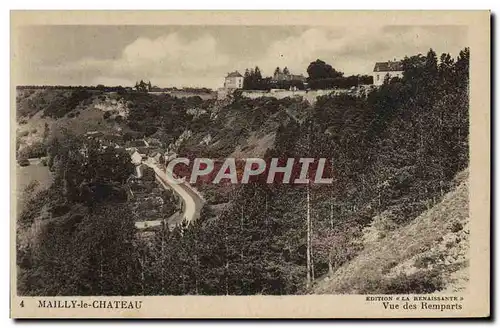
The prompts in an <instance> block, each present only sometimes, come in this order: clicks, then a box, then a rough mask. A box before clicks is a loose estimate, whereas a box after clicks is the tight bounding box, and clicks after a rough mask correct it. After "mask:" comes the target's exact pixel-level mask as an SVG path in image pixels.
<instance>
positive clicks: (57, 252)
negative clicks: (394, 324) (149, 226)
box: [17, 48, 469, 296]
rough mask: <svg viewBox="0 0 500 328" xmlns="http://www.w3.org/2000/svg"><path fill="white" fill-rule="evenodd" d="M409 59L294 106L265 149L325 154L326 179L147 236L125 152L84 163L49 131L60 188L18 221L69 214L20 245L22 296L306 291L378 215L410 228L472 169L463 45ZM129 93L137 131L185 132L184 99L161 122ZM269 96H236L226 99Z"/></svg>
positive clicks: (165, 102)
mask: <svg viewBox="0 0 500 328" xmlns="http://www.w3.org/2000/svg"><path fill="white" fill-rule="evenodd" d="M403 65H404V75H403V78H402V79H392V80H386V81H385V83H384V84H383V85H382V86H381V87H380V88H379V89H377V90H375V91H373V92H372V93H371V94H370V95H369V96H368V97H367V98H355V97H350V96H323V97H321V98H319V99H318V101H317V102H316V103H315V105H314V106H309V107H308V108H303V109H302V110H303V112H304V113H303V114H304V119H303V120H302V121H301V122H298V121H296V120H282V122H281V123H280V124H279V125H278V127H277V129H276V138H275V142H274V146H273V148H272V149H268V150H267V152H266V154H265V157H266V158H270V157H313V158H321V157H324V158H329V159H330V160H331V163H332V171H333V172H334V183H333V184H331V185H308V186H296V185H295V186H294V185H277V184H266V183H260V182H262V181H256V182H255V183H251V184H247V185H235V186H231V187H230V188H231V189H230V190H229V191H228V193H227V197H228V200H229V202H228V203H227V205H226V206H225V208H224V210H223V212H222V213H219V214H218V215H216V214H214V213H213V212H212V210H211V209H210V207H208V206H207V207H206V208H204V210H203V211H202V215H201V218H200V219H199V220H197V221H195V222H192V223H190V224H189V225H187V224H184V225H181V226H178V227H177V228H175V229H174V230H173V231H170V230H169V229H167V228H163V229H159V230H157V231H155V232H154V233H153V235H152V236H149V237H148V238H142V237H139V234H138V233H137V232H136V231H135V228H134V223H133V222H134V217H133V216H134V215H136V214H134V213H132V212H131V211H130V209H129V208H128V206H129V205H128V203H127V202H126V201H125V200H124V198H123V192H122V188H123V185H124V183H125V180H126V177H127V175H128V174H130V171H131V170H132V168H131V167H130V166H128V164H126V163H128V162H127V160H126V158H125V155H124V154H122V155H123V156H122V155H121V154H120V153H119V152H118V151H117V150H114V149H113V150H108V151H107V152H102V153H101V152H100V151H99V150H98V148H96V147H95V146H93V145H91V144H89V145H86V146H85V147H86V149H88V151H93V152H94V153H95V156H93V157H92V158H94V159H95V160H94V161H93V162H92V163H87V162H85V161H83V160H82V158H81V157H80V156H78V154H79V152H78V151H77V149H81V148H82V145H81V143H80V142H81V141H78V140H74V139H73V138H72V137H70V136H67V135H63V136H62V137H60V138H55V139H53V140H52V141H51V146H49V147H48V150H47V151H48V153H49V155H50V158H51V159H52V160H51V163H49V165H50V166H51V167H52V169H53V171H54V174H55V182H54V186H53V187H51V188H50V189H49V190H48V191H44V192H43V193H44V194H43V195H33V198H32V199H33V201H32V202H31V204H30V206H28V207H27V208H26V209H25V210H24V211H23V213H21V215H20V219H19V220H20V222H21V228H25V227H27V226H29V225H30V224H31V223H32V222H33V219H34V216H36V215H37V214H36V213H39V212H40V209H41V208H44V209H45V210H47V211H60V212H61V213H63V214H58V215H52V218H53V219H51V220H50V222H48V223H47V224H46V225H45V226H44V227H43V228H42V229H41V231H40V232H39V233H38V237H37V238H36V240H33V241H32V242H31V243H28V245H27V246H25V247H23V248H18V255H17V260H18V266H19V267H20V268H21V270H19V272H20V274H19V277H18V279H19V281H18V290H19V293H20V294H23V295H82V296H83V295H186V294H188V295H196V294H199V295H255V294H258V295H260V294H265V295H267V294H269V295H285V294H303V293H308V292H309V291H310V288H311V286H312V285H313V284H314V280H315V278H317V277H320V276H323V275H326V274H329V273H330V274H332V273H334V272H335V270H336V269H337V268H338V267H339V266H341V265H342V264H343V263H346V262H347V261H349V260H351V259H352V258H353V257H355V256H356V254H357V253H358V252H360V251H361V249H362V247H363V245H362V243H360V242H359V240H360V236H361V233H362V229H363V228H364V227H366V226H367V225H369V224H370V223H371V221H372V220H373V218H374V217H375V216H378V217H382V218H383V220H385V221H386V223H387V224H390V225H394V226H401V225H405V224H408V223H409V222H410V221H411V220H412V219H413V218H415V217H416V216H417V215H419V214H420V213H422V212H423V211H425V210H426V209H428V208H429V207H431V206H432V205H434V204H435V203H436V202H437V201H439V200H440V198H441V197H442V196H443V195H444V194H445V193H446V192H447V191H448V190H449V189H450V188H451V186H452V180H453V177H454V176H455V175H456V174H457V173H458V172H460V171H461V170H463V169H464V168H466V167H467V166H468V162H469V144H468V136H469V114H468V112H469V49H468V48H466V49H464V50H463V51H461V52H460V54H459V55H458V57H457V58H453V57H451V56H450V55H449V54H442V55H441V56H440V57H439V59H438V57H437V55H436V53H435V52H434V51H433V50H430V51H429V52H428V53H427V55H425V56H424V55H417V56H412V57H407V58H405V59H404V60H403ZM130 97H132V96H130ZM134 97H139V98H140V97H144V100H141V99H139V100H137V99H134V101H135V102H136V105H135V107H134V108H133V109H132V112H131V116H132V117H129V123H128V124H132V126H131V127H132V128H133V129H134V130H140V131H144V132H146V133H147V134H154V133H157V131H158V130H163V131H165V133H167V131H174V132H173V137H177V136H178V135H179V134H180V133H181V129H182V128H186V127H187V126H186V124H185V123H180V122H184V121H185V120H186V119H187V118H190V119H191V117H188V116H186V115H185V114H184V113H183V112H182V111H181V107H182V106H183V105H185V104H174V103H173V102H172V100H171V99H170V98H168V97H166V98H157V101H158V102H159V103H161V107H165V106H168V107H169V108H171V110H172V111H173V112H174V113H175V115H170V116H168V117H169V118H170V120H169V121H162V120H159V119H158V118H159V117H160V116H161V115H164V114H162V113H156V112H155V108H158V107H160V106H156V105H154V104H151V103H150V102H149V101H146V100H147V99H146V97H147V96H146V95H138V96H137V95H136V96H134ZM186 101H188V100H186ZM189 101H199V103H197V104H194V105H195V106H200V107H203V106H204V107H206V108H209V107H212V106H215V105H217V104H215V103H209V104H203V101H201V100H189ZM263 101H265V100H260V99H256V100H248V99H241V98H236V99H234V100H233V102H232V103H231V104H229V105H227V106H228V107H231V106H234V104H235V103H236V104H238V103H239V104H242V103H243V104H245V106H249V107H252V106H257V104H260V105H261V104H263ZM270 104H273V105H274V106H275V108H274V109H273V113H275V114H276V115H278V113H279V112H280V110H284V109H283V108H284V107H286V106H292V105H293V106H296V105H297V104H296V103H293V102H291V101H290V100H287V99H284V100H279V101H278V100H274V102H272V103H271V102H270ZM223 111H224V108H222V109H221V110H220V114H219V119H220V118H221V117H224V116H223ZM141 113H142V114H141ZM144 113H145V114H144ZM166 117H167V115H164V116H163V118H166ZM134 124H136V125H137V126H134ZM255 124H256V125H262V124H264V123H263V122H259V121H256V122H255ZM151 126H152V128H151ZM190 128H191V129H193V130H194V131H195V132H196V130H197V129H207V128H206V127H196V126H193V125H191V126H190ZM147 129H151V130H147ZM153 129H154V131H153ZM103 162H106V163H109V164H108V165H106V167H103V166H102V163H103ZM228 188H229V187H228ZM54 218H55V219H54ZM430 278H432V279H435V277H430ZM430 278H429V279H430ZM419 279H420V281H422V280H423V281H425V279H426V277H419ZM433 281H434V280H433ZM433 286H434V285H433ZM431 287H432V286H431ZM434 287H435V288H436V289H439V288H440V287H439V286H438V285H435V286H434ZM406 288H407V287H406ZM399 291H400V290H398V289H397V286H396V287H395V288H394V289H393V290H391V292H394V293H397V292H399ZM427 291H428V290H424V291H423V292H427ZM431 291H432V290H431ZM365 292H370V293H376V292H382V291H379V290H376V287H374V289H372V290H367V291H365ZM417 292H420V291H419V290H417Z"/></svg>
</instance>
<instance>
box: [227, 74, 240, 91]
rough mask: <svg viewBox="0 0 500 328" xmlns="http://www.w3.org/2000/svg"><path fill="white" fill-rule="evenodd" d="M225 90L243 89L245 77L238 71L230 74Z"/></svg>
mask: <svg viewBox="0 0 500 328" xmlns="http://www.w3.org/2000/svg"><path fill="white" fill-rule="evenodd" d="M224 88H225V89H241V88H243V75H241V74H240V73H239V72H238V71H234V72H231V73H228V74H227V76H226V78H225V79H224Z"/></svg>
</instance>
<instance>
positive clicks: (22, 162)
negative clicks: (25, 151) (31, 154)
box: [17, 158, 30, 166]
mask: <svg viewBox="0 0 500 328" xmlns="http://www.w3.org/2000/svg"><path fill="white" fill-rule="evenodd" d="M17 163H18V164H19V165H20V166H29V165H30V161H29V160H28V159H27V158H22V159H20V160H19V161H18V162H17Z"/></svg>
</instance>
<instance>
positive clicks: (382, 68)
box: [373, 61, 403, 72]
mask: <svg viewBox="0 0 500 328" xmlns="http://www.w3.org/2000/svg"><path fill="white" fill-rule="evenodd" d="M402 70H403V63H402V62H401V61H388V62H378V63H375V67H374V68H373V71H374V72H395V71H402Z"/></svg>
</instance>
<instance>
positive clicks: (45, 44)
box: [11, 12, 490, 317]
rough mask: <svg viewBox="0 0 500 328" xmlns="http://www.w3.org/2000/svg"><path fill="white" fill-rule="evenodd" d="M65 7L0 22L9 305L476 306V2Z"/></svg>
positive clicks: (135, 308) (480, 167) (400, 310)
mask: <svg viewBox="0 0 500 328" xmlns="http://www.w3.org/2000/svg"><path fill="white" fill-rule="evenodd" d="M25 14H26V15H27V16H26V19H24V20H23V19H21V18H23V17H25V16H23V15H25ZM72 14H73V15H74V16H75V22H76V23H74V22H73V23H71V22H70V21H68V20H67V19H64V18H60V19H59V17H61V16H64V15H66V14H63V13H52V15H50V13H49V14H45V15H46V19H45V20H42V19H41V20H40V22H37V19H36V18H37V17H41V18H43V17H45V16H44V14H42V13H40V12H31V13H21V12H18V13H15V12H13V13H12V14H11V15H12V18H13V26H12V40H11V42H12V63H11V65H12V86H11V88H12V97H13V98H12V100H11V101H12V111H11V116H12V127H11V139H12V140H11V143H12V154H11V167H12V170H11V172H12V176H11V181H12V184H11V190H12V195H13V196H12V197H13V199H12V200H11V203H12V207H13V212H12V214H11V215H12V218H11V227H12V232H11V233H12V237H11V239H12V243H11V245H12V252H11V254H12V257H13V258H12V261H11V279H12V289H11V293H12V294H13V297H14V299H13V301H12V307H13V308H14V307H15V308H16V310H15V311H16V312H15V313H17V316H19V317H23V316H24V315H23V313H26V316H28V317H37V316H41V317H58V316H63V317H64V316H70V317H71V316H75V317H81V316H86V315H89V316H98V317H99V316H102V317H106V316H115V317H123V316H124V317H149V316H150V315H148V306H147V304H148V303H158V302H159V300H160V299H159V298H149V297H152V296H155V297H170V298H165V299H166V300H169V302H168V304H169V305H168V306H169V307H171V306H174V304H173V303H176V302H177V300H185V299H186V298H187V300H186V301H179V302H181V303H178V306H181V305H180V304H187V303H189V302H190V301H189V300H190V299H193V300H199V299H200V298H195V297H196V296H211V297H213V299H215V300H221V302H229V300H231V299H233V298H231V297H232V296H240V297H239V298H238V299H239V300H241V302H247V300H249V301H248V302H253V301H252V300H256V302H259V301H258V300H259V299H265V300H266V302H269V303H265V304H269V305H270V304H273V306H275V307H280V306H281V305H280V304H283V313H287V314H285V315H287V316H289V317H294V313H293V311H288V312H286V308H287V306H288V305H289V304H291V303H285V301H283V302H284V303H280V299H283V300H284V299H285V298H286V297H287V296H294V297H292V299H293V302H297V303H298V305H294V306H302V307H304V306H306V307H307V306H312V305H305V304H309V302H311V303H310V304H313V303H312V302H313V301H314V302H321V301H320V300H321V299H322V298H321V297H334V298H332V300H335V301H332V303H331V305H330V306H326V305H323V306H322V307H321V309H322V312H321V314H317V315H318V316H321V317H328V316H330V317H343V314H342V309H341V308H339V307H341V304H342V302H343V301H342V299H343V298H345V299H346V300H348V302H347V301H346V303H345V304H348V303H349V304H352V305H349V306H350V307H352V308H351V309H350V310H349V311H348V312H349V313H351V314H350V315H349V316H351V317H353V316H354V317H365V316H372V317H391V316H392V313H394V315H395V316H398V317H401V316H403V317H404V316H410V317H411V316H421V317H427V316H432V317H436V316H437V317H439V316H448V317H449V316H478V315H485V316H487V315H488V314H489V310H488V309H489V301H488V290H487V289H485V288H488V287H487V286H486V287H477V288H475V287H474V286H475V284H476V283H478V284H481V283H486V284H488V282H489V275H488V272H489V255H488V254H489V241H488V238H489V213H488V209H489V198H488V197H489V134H488V133H489V115H490V114H489V113H490V108H489V102H488V101H489V82H488V81H489V76H488V75H483V76H480V74H489V66H488V65H489V19H490V18H489V12H476V13H470V15H469V16H468V15H467V14H466V13H465V14H463V15H464V18H463V19H460V18H459V17H460V14H459V13H452V14H450V15H448V16H445V15H443V20H442V23H441V22H440V21H439V20H434V19H432V17H433V16H432V14H431V13H429V20H432V24H430V23H429V20H426V19H425V17H426V13H425V12H418V13H416V12H415V13H412V14H410V13H408V12H406V14H408V15H413V16H411V17H414V19H413V20H412V19H405V17H407V16H405V13H398V12H392V13H390V14H389V13H387V12H386V13H385V14H386V15H387V16H384V15H383V14H384V13H383V12H380V13H379V14H378V15H377V14H375V13H373V16H370V15H371V13H368V12H365V13H364V15H366V17H372V18H371V19H372V20H369V21H367V23H366V24H360V23H359V22H357V23H356V24H349V17H350V16H349V14H347V13H336V15H337V16H335V17H341V18H342V17H344V16H345V18H344V19H343V20H338V21H337V22H336V24H331V23H328V22H329V20H328V19H327V17H329V16H328V12H324V13H323V14H324V16H320V17H324V18H323V19H324V22H325V23H324V24H321V22H322V21H317V20H315V19H314V15H313V14H311V15H308V14H307V13H303V14H302V15H299V14H298V13H296V15H297V16H298V18H300V20H299V21H297V23H295V24H294V20H293V17H294V16H293V14H290V15H288V16H287V14H286V13H283V12H267V15H266V14H264V13H262V14H261V15H262V16H259V14H255V13H254V14H253V15H250V14H249V13H243V12H239V15H241V16H242V17H243V18H248V20H247V21H245V20H238V19H236V17H235V14H234V13H233V14H232V15H233V16H231V14H229V13H224V12H219V13H218V15H220V16H225V17H227V18H228V19H226V20H217V19H216V16H217V15H216V16H215V17H211V16H209V15H207V14H205V16H203V14H201V13H200V14H199V15H198V16H196V15H194V14H193V15H192V16H189V15H188V14H185V15H183V13H182V12H177V13H176V15H175V14H173V13H170V16H169V17H172V20H170V21H169V22H164V23H163V24H161V23H155V22H156V21H159V19H158V18H160V17H162V16H161V15H162V13H161V12H160V13H158V14H157V15H156V16H155V15H153V14H151V15H150V16H148V13H142V15H143V16H142V18H143V20H142V23H141V24H139V21H137V20H134V19H132V20H129V21H127V17H129V16H127V15H125V14H123V15H121V16H120V15H119V14H118V13H116V12H115V16H112V17H116V18H117V19H116V20H111V21H112V22H111V23H109V24H106V23H105V22H104V21H103V20H102V19H99V17H101V18H102V17H104V16H99V15H98V14H97V13H96V14H95V17H96V21H95V22H92V21H90V22H88V21H86V22H83V21H81V22H80V23H78V22H79V20H82V19H83V18H82V17H84V16H82V15H77V14H76V13H75V12H73V13H72ZM163 14H165V15H167V14H168V13H163ZM273 14H274V15H276V16H278V17H279V16H282V17H283V20H282V21H280V23H279V24H276V22H274V23H272V20H273V18H272V17H273ZM434 14H436V13H434ZM330 15H332V13H330ZM391 15H392V16H394V17H396V18H397V17H400V18H401V19H399V20H397V19H386V20H384V19H377V18H384V17H392V16H391ZM454 15H456V17H457V19H456V21H454V20H453V17H455V16H454ZM70 16H71V15H70ZM183 16H185V17H186V19H188V21H189V19H195V20H196V22H197V23H196V24H194V23H193V24H190V23H189V22H188V23H182V18H183ZM16 17H17V18H18V19H17V20H15V18H16ZM120 17H122V18H123V20H120V19H118V18H120ZM130 17H132V16H130ZM134 17H135V16H134ZM148 17H151V20H150V21H149V23H148ZM203 17H207V20H203V19H202V18H203ZM259 17H261V18H262V21H258V20H257V19H258V18H259ZM351 17H352V16H351ZM408 17H410V16H408ZM438 17H440V16H438ZM30 18H33V23H31V22H30V20H29V19H30ZM208 18H211V20H208ZM250 18H251V19H253V20H254V21H252V20H251V19H250ZM287 18H289V19H287ZM308 18H310V19H308ZM419 18H422V20H419ZM477 18H479V19H480V20H481V21H482V23H481V24H482V25H481V24H479V25H480V26H481V27H482V29H481V31H482V33H483V34H484V35H481V37H480V38H475V37H474V36H475V35H477V34H474V33H478V32H477V31H478V29H477V26H476V29H475V30H474V29H473V27H472V23H473V22H474V20H475V19H476V20H477ZM50 19H54V23H51V24H49V23H43V22H45V21H50ZM87 19H88V18H87ZM315 21H316V22H315ZM395 21H396V23H394V22H395ZM245 22H247V23H245ZM405 22H406V23H405ZM164 24H168V25H164ZM479 25H478V26H479ZM478 40H483V41H482V42H486V43H483V44H480V46H477V48H474V47H475V45H477V44H478ZM484 40H486V41H484ZM474 41H475V42H474ZM474 56H476V57H474ZM474 58H475V60H477V61H476V63H477V62H479V63H480V64H482V65H486V69H484V68H483V69H482V70H481V68H479V66H474V64H473V63H472V62H473V60H474ZM476 67H478V69H477V72H478V73H477V75H475V77H476V79H477V78H478V77H479V79H480V80H483V81H485V80H487V81H485V83H486V84H484V85H482V86H481V85H474V83H475V82H474V81H473V80H472V76H473V75H474V74H475V73H474V72H475V71H474V70H473V69H475V68H476ZM485 72H486V73H485ZM476 81H477V80H476ZM478 89H481V90H479V91H478ZM473 92H482V95H485V94H486V95H487V98H484V97H483V101H486V103H484V102H483V105H481V106H476V107H474V108H473V106H472V105H471V104H472V98H473V96H472V95H473ZM476 99H477V98H476ZM484 104H486V107H485V106H484ZM473 110H476V111H477V112H476V114H479V115H483V116H482V121H478V120H476V121H474V118H473V113H472V111H473ZM484 120H486V121H484ZM474 123H476V124H477V125H475V126H476V127H477V129H476V130H475V129H473V126H472V125H473V124H474ZM475 131H476V132H475ZM485 132H486V134H487V135H485V134H484V133H485ZM476 133H477V137H476V136H475V135H476ZM473 135H474V136H473ZM485 136H486V137H487V138H486V139H485ZM473 138H476V139H475V140H476V144H473V142H472V141H471V140H473ZM477 141H479V144H478V143H477ZM476 158H477V162H475V163H476V164H477V166H474V165H476V164H474V161H475V159H476ZM485 159H486V160H485ZM481 183H484V185H482V186H481V185H480V184H481ZM472 188H475V189H472ZM478 188H479V191H478ZM471 190H474V195H475V196H476V197H478V198H480V199H479V200H477V201H476V203H477V202H479V203H477V204H479V205H480V206H478V207H481V208H482V212H478V211H476V210H473V207H474V205H473V202H474V200H473V199H472V198H471V197H472V192H471ZM485 197H486V203H484V201H485ZM481 204H482V205H481ZM476 208H477V207H476ZM480 210H481V209H480ZM471 218H473V220H471ZM472 222H474V224H475V225H474V226H473V223H472ZM481 231H482V232H481ZM481 234H482V235H481ZM474 239H482V241H479V243H480V244H476V245H477V246H476V247H472V245H473V244H472V242H473V240H474ZM485 243H486V244H485ZM471 249H476V250H478V251H480V252H482V253H483V255H482V256H485V257H483V261H481V263H478V261H477V259H479V258H480V257H475V255H474V254H477V253H473V252H472V251H471ZM474 264H475V266H474ZM474 270H476V271H477V270H479V271H480V272H482V273H480V274H481V275H482V276H481V277H482V278H481V279H477V278H478V275H476V276H473V275H472V272H473V271H474ZM472 290H475V292H476V294H474V295H475V296H473V294H472V293H474V291H472ZM478 293H482V294H481V295H482V299H481V301H480V302H478V297H480V295H479V294H478ZM269 296H274V297H271V298H270V297H269ZM276 296H279V297H280V298H277V297H276ZM349 297H354V298H349ZM302 298H303V299H304V301H302V302H301V299H302ZM161 299H163V298H161ZM211 299H212V298H211ZM183 302H185V303H183ZM193 302H194V301H193ZM200 302H204V301H200ZM238 302H239V301H238ZM286 302H292V301H291V300H290V301H286ZM301 303H302V304H301ZM355 303H357V304H359V306H358V309H356V308H355V307H356V306H355V305H354V304H355ZM474 303H476V305H477V306H476V307H475V306H473V305H471V304H474ZM200 304H206V303H200ZM214 304H216V303H214ZM217 304H219V303H217ZM235 304H236V303H235ZM245 304H246V303H245ZM484 304H486V306H483V305H484ZM219 305H220V306H222V303H221V304H219ZM479 305H481V307H480V306H479ZM157 306H158V307H159V308H160V310H155V311H157V312H155V314H154V315H152V316H153V317H172V316H174V317H175V316H176V315H177V314H175V313H171V312H170V313H165V312H161V311H162V310H161V306H160V305H159V304H158V305H157ZM214 306H215V305H214ZM261 306H262V305H261ZM346 306H347V305H346ZM242 307H244V306H243V305H241V306H240V311H239V312H238V311H234V312H233V311H231V310H227V309H226V312H224V311H221V310H217V309H215V308H213V309H212V310H213V313H214V315H216V316H222V317H232V316H233V315H234V316H239V315H242V314H241V313H246V315H247V316H248V317H266V316H268V314H266V313H267V312H266V310H262V309H261V308H254V309H253V310H250V308H248V309H247V311H249V313H247V312H244V311H246V310H245V309H241V308H242ZM333 307H336V308H337V309H336V310H335V311H334V312H331V313H329V312H328V310H327V309H330V310H331V311H333ZM364 307H369V308H370V310H367V312H363V308H364ZM289 308H290V309H291V308H293V307H289ZM87 309H88V311H90V310H92V311H94V312H93V314H88V313H87V314H86V312H85V311H87ZM58 310H62V311H73V312H74V313H75V314H74V315H73V314H71V315H70V313H73V312H64V313H66V314H58V313H59V312H57V311H58ZM391 310H392V311H393V312H391ZM30 311H31V312H30ZM51 311H55V312H51ZM106 311H109V312H108V313H107V312H106ZM124 311H125V312H124ZM126 311H132V312H130V313H131V314H130V315H127V314H123V313H126ZM165 311H167V310H165ZM186 311H188V310H186ZM190 311H194V310H192V309H191V310H190ZM242 311H243V312H242ZM304 311H305V310H302V311H301V312H300V313H301V314H298V313H299V312H297V315H299V316H303V317H309V316H311V317H312V316H315V314H314V313H315V311H314V310H313V309H311V310H310V312H307V313H306V314H304V313H305V312H304ZM30 313H31V314H30ZM50 313H52V314H50ZM186 313H187V314H186V316H188V317H196V315H193V314H189V313H192V312H186ZM221 313H222V314H221ZM224 313H225V314H224ZM346 313H347V312H346ZM374 313H375V314H374ZM396 313H397V315H396ZM200 315H201V314H200ZM180 316H183V315H180Z"/></svg>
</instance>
